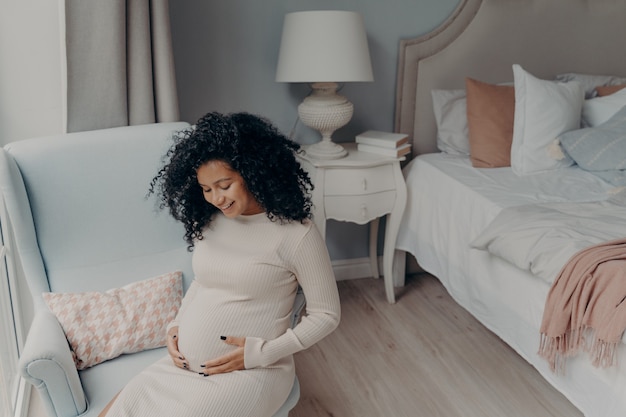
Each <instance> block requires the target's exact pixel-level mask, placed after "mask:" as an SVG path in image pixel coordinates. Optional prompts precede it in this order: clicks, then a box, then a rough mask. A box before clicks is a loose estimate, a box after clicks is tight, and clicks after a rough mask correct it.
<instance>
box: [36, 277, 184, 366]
mask: <svg viewBox="0 0 626 417" xmlns="http://www.w3.org/2000/svg"><path fill="white" fill-rule="evenodd" d="M182 297H183V285H182V273H181V272H180V271H177V272H170V273H168V274H164V275H160V276H158V277H154V278H150V279H146V280H143V281H139V282H134V283H132V284H129V285H126V286H124V287H121V288H115V289H111V290H108V291H105V292H82V293H44V294H43V299H44V301H45V302H46V304H47V305H48V308H50V310H51V311H52V312H53V313H54V315H55V316H56V317H57V319H58V320H59V323H61V327H63V331H64V332H65V336H66V337H67V340H68V342H69V344H70V347H71V349H72V351H73V354H74V361H75V363H76V368H78V369H79V370H81V369H85V368H89V367H90V366H94V365H97V364H99V363H101V362H104V361H106V360H108V359H113V358H115V357H117V356H120V355H121V354H123V353H133V352H139V351H142V350H146V349H153V348H157V347H161V346H164V345H165V337H166V327H167V325H168V323H169V322H171V321H172V320H174V318H175V317H176V314H177V313H178V308H179V307H180V303H181V300H182Z"/></svg>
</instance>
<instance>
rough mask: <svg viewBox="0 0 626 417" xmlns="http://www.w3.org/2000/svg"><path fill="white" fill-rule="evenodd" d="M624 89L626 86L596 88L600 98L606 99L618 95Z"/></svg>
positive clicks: (601, 86)
mask: <svg viewBox="0 0 626 417" xmlns="http://www.w3.org/2000/svg"><path fill="white" fill-rule="evenodd" d="M624 88H626V84H617V85H600V86H597V87H596V92H597V93H598V97H604V96H610V95H611V94H613V93H617V92H618V91H620V90H622V89H624Z"/></svg>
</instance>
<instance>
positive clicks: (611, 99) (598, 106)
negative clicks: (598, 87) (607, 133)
mask: <svg viewBox="0 0 626 417" xmlns="http://www.w3.org/2000/svg"><path fill="white" fill-rule="evenodd" d="M624 106H626V88H624V89H622V90H619V91H618V92H616V93H613V94H609V95H608V96H604V97H596V98H591V99H589V100H585V103H584V104H583V127H596V126H598V125H601V124H602V123H604V122H606V121H607V120H609V119H610V118H611V117H613V116H614V115H615V114H616V113H617V112H618V111H619V110H620V109H621V108H622V107H624Z"/></svg>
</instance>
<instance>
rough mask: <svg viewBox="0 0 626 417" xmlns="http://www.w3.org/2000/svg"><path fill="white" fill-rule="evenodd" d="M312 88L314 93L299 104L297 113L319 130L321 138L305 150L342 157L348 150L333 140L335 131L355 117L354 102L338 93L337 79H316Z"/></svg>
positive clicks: (324, 156) (318, 155)
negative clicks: (329, 81)
mask: <svg viewBox="0 0 626 417" xmlns="http://www.w3.org/2000/svg"><path fill="white" fill-rule="evenodd" d="M311 88H312V89H313V92H312V93H311V95H310V96H308V97H306V98H305V99H304V100H303V101H302V103H300V105H299V106H298V115H299V116H300V120H302V123H304V124H305V125H306V126H308V127H310V128H312V129H315V130H317V131H319V132H320V134H321V135H322V140H321V142H318V143H315V144H313V145H310V146H308V147H307V148H306V149H305V152H306V153H307V155H309V156H311V157H312V158H316V159H339V158H343V157H344V156H346V155H347V151H346V150H345V149H344V148H343V146H341V145H338V144H336V143H334V142H333V141H332V134H333V133H334V132H335V130H337V129H339V128H341V127H343V126H345V125H346V124H347V123H348V122H349V121H350V119H352V114H353V112H354V106H353V105H352V103H350V101H348V99H346V98H345V97H343V96H340V95H338V94H337V83H314V84H313V85H312V86H311Z"/></svg>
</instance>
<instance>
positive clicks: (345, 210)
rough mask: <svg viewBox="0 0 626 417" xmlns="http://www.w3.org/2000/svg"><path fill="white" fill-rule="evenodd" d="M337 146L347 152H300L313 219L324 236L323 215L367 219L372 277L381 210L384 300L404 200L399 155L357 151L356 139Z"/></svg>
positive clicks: (391, 290) (390, 283) (389, 297)
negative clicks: (328, 156) (323, 156)
mask: <svg viewBox="0 0 626 417" xmlns="http://www.w3.org/2000/svg"><path fill="white" fill-rule="evenodd" d="M342 145H343V146H344V147H345V148H346V150H347V151H348V155H347V156H346V157H344V158H341V159H332V160H319V159H314V158H309V157H307V155H306V153H305V154H304V155H301V156H300V159H301V162H302V166H303V168H304V169H306V170H307V172H309V175H310V176H311V180H312V181H313V183H314V184H315V189H314V190H313V196H312V199H313V205H314V218H313V219H314V222H315V224H316V226H317V228H318V229H319V231H320V233H321V234H322V237H324V238H325V237H326V220H328V219H334V220H340V221H345V222H352V223H358V224H366V223H369V222H372V224H371V225H370V236H369V239H370V242H369V257H370V264H371V269H372V276H373V277H375V278H378V262H377V253H376V243H377V240H378V239H377V238H378V222H379V219H380V217H382V216H384V215H387V221H386V225H385V247H384V252H383V275H384V278H385V292H386V293H387V301H389V302H390V303H394V302H395V293H394V280H393V261H394V249H395V244H396V237H397V236H398V229H399V227H400V219H401V217H402V213H403V212H404V207H405V205H406V185H405V183H404V177H403V176H402V171H401V169H400V162H401V161H403V160H404V159H405V158H404V157H400V158H394V157H388V156H383V155H378V154H375V153H368V152H359V151H357V149H356V143H342ZM305 149H306V148H305Z"/></svg>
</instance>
